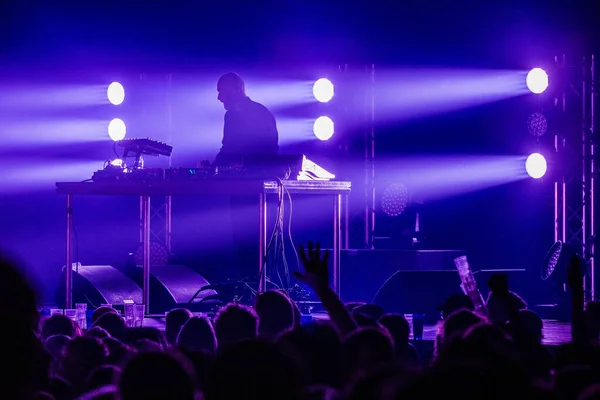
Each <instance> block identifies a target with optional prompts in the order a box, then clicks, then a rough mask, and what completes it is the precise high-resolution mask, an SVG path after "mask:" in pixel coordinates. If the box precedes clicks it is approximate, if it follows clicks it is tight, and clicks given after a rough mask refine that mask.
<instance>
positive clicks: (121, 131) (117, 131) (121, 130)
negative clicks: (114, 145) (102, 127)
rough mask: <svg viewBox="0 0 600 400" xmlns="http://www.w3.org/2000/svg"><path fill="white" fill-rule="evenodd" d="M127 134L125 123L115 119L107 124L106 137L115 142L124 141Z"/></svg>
mask: <svg viewBox="0 0 600 400" xmlns="http://www.w3.org/2000/svg"><path fill="white" fill-rule="evenodd" d="M126 134H127V127H126V126H125V122H123V120H120V119H119V118H115V119H113V120H112V121H110V122H109V124H108V136H110V138H111V139H112V140H114V141H115V142H117V141H119V140H123V139H125V135H126Z"/></svg>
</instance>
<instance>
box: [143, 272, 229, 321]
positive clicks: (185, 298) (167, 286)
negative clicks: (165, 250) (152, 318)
mask: <svg viewBox="0 0 600 400" xmlns="http://www.w3.org/2000/svg"><path fill="white" fill-rule="evenodd" d="M150 275H151V288H150V290H151V292H150V293H151V298H150V312H151V313H162V312H166V311H169V310H171V309H173V308H177V307H183V308H189V309H192V310H193V311H209V310H210V308H211V307H212V306H213V305H214V303H210V302H208V303H206V304H205V305H203V300H205V299H210V298H214V297H215V296H216V295H217V292H216V291H215V290H213V289H205V290H201V291H200V292H199V293H198V290H200V289H201V288H203V287H208V286H209V285H210V283H208V281H207V280H206V279H204V277H203V276H202V275H200V274H199V273H197V272H196V271H194V270H193V269H191V268H189V267H187V266H185V265H153V266H152V267H151V268H150ZM196 294H197V295H196ZM195 295H196V297H195V299H194V301H193V302H192V303H190V301H191V300H192V299H193V298H194V296H195Z"/></svg>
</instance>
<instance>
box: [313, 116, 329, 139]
mask: <svg viewBox="0 0 600 400" xmlns="http://www.w3.org/2000/svg"><path fill="white" fill-rule="evenodd" d="M333 131H334V130H333V121H332V120H331V118H329V117H319V118H317V120H316V121H315V123H314V125H313V133H314V134H315V136H316V137H317V139H319V140H329V139H331V137H332V136H333Z"/></svg>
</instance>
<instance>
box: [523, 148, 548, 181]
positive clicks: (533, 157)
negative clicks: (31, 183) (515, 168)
mask: <svg viewBox="0 0 600 400" xmlns="http://www.w3.org/2000/svg"><path fill="white" fill-rule="evenodd" d="M547 169H548V164H547V163H546V159H545V158H544V156H543V155H541V154H540V153H533V154H530V155H529V157H527V160H526V161H525V171H527V175H529V176H530V177H532V178H533V179H540V178H541V177H542V176H544V175H545V174H546V170H547Z"/></svg>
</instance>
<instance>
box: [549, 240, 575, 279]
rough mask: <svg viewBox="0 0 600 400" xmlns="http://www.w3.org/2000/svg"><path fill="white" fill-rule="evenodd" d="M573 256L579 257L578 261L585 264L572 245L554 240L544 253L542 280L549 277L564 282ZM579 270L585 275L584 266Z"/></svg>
mask: <svg viewBox="0 0 600 400" xmlns="http://www.w3.org/2000/svg"><path fill="white" fill-rule="evenodd" d="M573 257H577V258H579V262H580V263H581V264H582V265H585V261H584V260H583V258H582V257H581V256H580V255H579V254H577V252H576V251H575V249H574V248H573V247H572V246H570V245H568V244H567V243H564V242H561V241H558V242H555V243H554V244H553V245H552V247H550V250H548V252H547V253H546V258H545V259H544V264H542V274H541V275H542V280H544V281H545V280H548V279H550V280H553V281H555V282H557V283H560V284H563V283H566V282H567V268H568V266H569V264H570V263H571V261H572V260H573ZM581 272H582V274H583V275H585V268H584V270H583V271H581Z"/></svg>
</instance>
